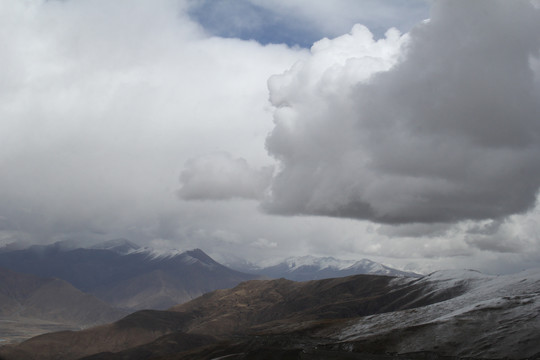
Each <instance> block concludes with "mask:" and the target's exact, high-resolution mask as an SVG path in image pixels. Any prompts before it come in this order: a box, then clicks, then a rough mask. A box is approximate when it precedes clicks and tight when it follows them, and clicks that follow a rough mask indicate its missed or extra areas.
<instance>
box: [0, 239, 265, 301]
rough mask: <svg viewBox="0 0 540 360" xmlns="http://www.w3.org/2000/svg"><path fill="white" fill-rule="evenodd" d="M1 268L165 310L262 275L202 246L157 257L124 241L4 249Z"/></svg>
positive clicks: (95, 293) (110, 299) (0, 262)
mask: <svg viewBox="0 0 540 360" xmlns="http://www.w3.org/2000/svg"><path fill="white" fill-rule="evenodd" d="M0 266H3V267H5V268H8V269H11V270H13V271H18V272H23V273H28V274H34V275H39V276H44V277H55V278H59V279H63V280H65V281H67V282H69V283H71V284H72V285H73V286H75V287H76V288H78V289H79V290H81V291H83V292H87V293H90V294H93V295H95V296H97V297H98V298H100V299H101V300H103V301H105V302H107V303H109V304H111V305H113V306H116V307H123V308H127V309H134V310H135V309H144V308H152V309H166V308H168V307H170V306H172V305H175V304H179V303H182V302H185V301H188V300H191V299H193V298H196V297H197V296H200V295H202V294H204V293H206V292H209V291H213V290H216V289H222V288H230V287H233V286H235V285H237V284H238V283H240V282H241V281H245V280H249V279H254V278H256V277H257V276H255V275H248V274H243V273H240V272H238V271H234V270H231V269H229V268H227V267H225V266H223V265H221V264H219V263H217V262H215V261H214V260H213V259H211V258H210V257H209V256H208V255H206V254H205V253H204V252H203V251H202V250H200V249H195V250H191V251H186V252H183V253H173V254H168V255H167V254H166V255H161V256H159V255H156V254H154V253H152V252H151V251H149V250H145V249H139V248H138V247H137V246H136V245H135V244H132V243H129V242H127V241H125V240H115V241H113V242H111V243H109V244H104V245H102V246H97V248H91V249H84V248H78V249H72V248H69V247H68V248H67V249H66V246H65V244H60V243H57V244H53V245H46V246H43V245H34V246H31V247H29V248H27V249H23V250H15V251H7V252H2V253H0Z"/></svg>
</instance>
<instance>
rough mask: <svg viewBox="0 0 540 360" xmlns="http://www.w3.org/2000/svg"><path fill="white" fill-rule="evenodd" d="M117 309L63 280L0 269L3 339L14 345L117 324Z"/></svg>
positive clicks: (120, 311)
mask: <svg viewBox="0 0 540 360" xmlns="http://www.w3.org/2000/svg"><path fill="white" fill-rule="evenodd" d="M125 315H127V311H122V310H119V309H115V308H113V307H112V306H110V305H108V304H106V303H105V302H103V301H101V300H99V299H97V298H96V297H95V296H92V295H89V294H85V293H83V292H82V291H80V290H78V289H76V288H75V287H73V286H72V285H71V284H69V283H68V282H66V281H64V280H60V279H51V278H40V277H37V276H33V275H28V274H21V273H16V272H14V271H11V270H7V269H3V268H0V324H1V326H0V339H3V340H4V341H13V340H17V339H24V338H28V337H29V336H32V335H37V334H40V333H43V332H47V331H53V330H55V329H56V330H59V329H67V328H71V329H80V328H83V327H88V326H91V325H96V324H103V323H107V322H111V321H114V320H118V319H119V318H121V317H122V316H125Z"/></svg>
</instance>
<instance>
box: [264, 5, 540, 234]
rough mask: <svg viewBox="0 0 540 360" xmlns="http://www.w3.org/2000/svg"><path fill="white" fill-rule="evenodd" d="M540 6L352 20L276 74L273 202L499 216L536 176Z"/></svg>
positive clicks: (422, 215) (383, 218)
mask: <svg viewBox="0 0 540 360" xmlns="http://www.w3.org/2000/svg"><path fill="white" fill-rule="evenodd" d="M539 33H540V11H539V10H538V9H537V8H535V7H534V6H533V5H532V4H531V2H529V1H525V0H523V1H503V0H499V1H491V0H483V1H466V0H459V1H455V0H453V1H449V0H448V1H439V2H436V3H435V4H434V6H433V9H432V14H431V19H430V20H429V21H426V22H424V23H422V24H420V25H418V26H416V27H415V28H414V29H413V30H412V31H411V32H410V33H409V34H408V36H407V37H399V36H398V35H397V34H395V33H392V32H391V33H390V34H389V35H388V37H387V38H386V39H382V40H379V41H377V42H375V41H374V40H373V39H372V37H371V36H370V34H369V32H368V31H367V30H366V29H364V28H361V27H356V28H355V29H353V32H352V33H351V34H349V35H345V36H343V37H339V38H337V39H334V40H322V41H321V42H319V43H316V44H315V46H314V47H313V49H312V56H311V58H310V59H309V60H307V61H305V62H303V63H302V64H298V65H296V66H295V67H293V68H291V69H290V70H289V71H288V72H286V73H284V74H282V75H279V76H275V77H273V78H272V79H271V80H270V81H269V88H270V92H271V96H270V98H271V101H272V103H273V104H274V106H275V107H276V111H275V115H274V121H275V128H274V130H273V131H272V133H271V135H270V136H269V138H268V140H267V147H268V150H269V152H270V153H271V154H272V155H273V156H274V157H275V158H276V159H277V160H279V162H280V165H281V170H280V172H279V174H278V175H277V176H276V178H275V179H274V182H273V186H272V195H271V197H270V198H269V199H268V200H267V202H266V203H265V207H266V209H268V210H269V211H271V212H276V213H283V214H316V215H329V216H337V217H352V218H358V219H368V220H372V221H376V222H383V223H414V222H456V221H459V220H464V219H473V220H474V219H497V218H504V217H506V216H508V215H511V214H515V213H520V212H524V211H526V210H528V209H530V208H531V207H532V206H533V205H534V203H535V200H536V193H537V191H538V188H539V186H540V162H539V161H538V159H539V158H540V142H539V140H540V120H539V119H540V91H539V88H540V87H539V83H538V67H537V65H535V64H536V63H535V59H536V58H537V57H538V54H539V49H540V38H539V37H538V34H539Z"/></svg>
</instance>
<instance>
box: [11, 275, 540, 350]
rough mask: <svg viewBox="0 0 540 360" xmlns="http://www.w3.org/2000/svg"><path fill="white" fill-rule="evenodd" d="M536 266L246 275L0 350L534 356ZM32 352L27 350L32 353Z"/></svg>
mask: <svg viewBox="0 0 540 360" xmlns="http://www.w3.org/2000/svg"><path fill="white" fill-rule="evenodd" d="M539 314H540V270H538V269H537V270H531V271H528V272H523V273H519V274H515V275H508V276H489V275H484V274H481V273H478V272H475V271H468V270H463V271H439V272H435V273H433V274H430V275H427V276H424V277H422V278H405V277H389V276H374V275H356V276H350V277H343V278H336V279H325V280H316V281H307V282H294V281H290V280H286V279H277V280H253V281H248V282H243V283H241V284H240V285H238V286H236V287H235V288H233V289H226V290H216V291H214V292H211V293H208V294H205V295H203V296H201V297H199V298H197V299H194V300H192V301H190V302H187V303H185V304H181V305H178V306H174V307H172V308H170V309H169V310H167V311H150V310H144V311H139V312H135V313H133V314H131V315H128V316H127V317H125V318H123V319H121V320H119V321H117V322H114V323H112V324H109V325H104V326H100V327H95V328H90V329H87V330H82V331H78V332H59V333H52V334H46V335H42V336H39V337H36V338H32V339H30V340H27V341H25V342H23V343H21V344H19V345H18V346H4V347H2V348H0V357H2V358H3V359H5V360H11V359H17V360H30V359H43V360H47V359H59V360H60V359H86V360H90V359H93V360H118V359H134V360H137V359H163V360H164V359H225V358H226V359H284V358H287V359H379V360H385V359H388V360H390V359H394V360H395V359H400V360H405V359H447V360H450V359H458V358H464V357H467V358H473V359H480V358H482V359H500V358H508V359H526V358H527V359H537V358H538V357H539V356H540V331H538V330H539V329H540V316H539ZM36 354H39V355H36Z"/></svg>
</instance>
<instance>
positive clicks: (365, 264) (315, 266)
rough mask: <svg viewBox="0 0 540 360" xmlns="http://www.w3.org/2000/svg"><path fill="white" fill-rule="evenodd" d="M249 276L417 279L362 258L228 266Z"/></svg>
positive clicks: (306, 258)
mask: <svg viewBox="0 0 540 360" xmlns="http://www.w3.org/2000/svg"><path fill="white" fill-rule="evenodd" d="M229 266H230V267H232V268H234V269H236V270H239V271H242V272H245V273H250V274H260V275H264V276H266V277H269V278H272V279H278V278H285V279H289V280H295V281H308V280H320V279H329V278H336V277H343V276H350V275H359V274H371V275H388V276H406V277H420V276H421V275H419V274H416V273H413V272H406V271H400V270H396V269H393V268H391V267H388V266H385V265H382V264H380V263H377V262H374V261H371V260H368V259H362V260H360V261H356V260H340V259H335V258H333V257H315V256H310V255H307V256H300V257H289V258H287V259H285V260H283V261H281V262H279V263H277V264H274V265H271V266H258V265H254V264H251V263H240V264H236V265H229Z"/></svg>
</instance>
